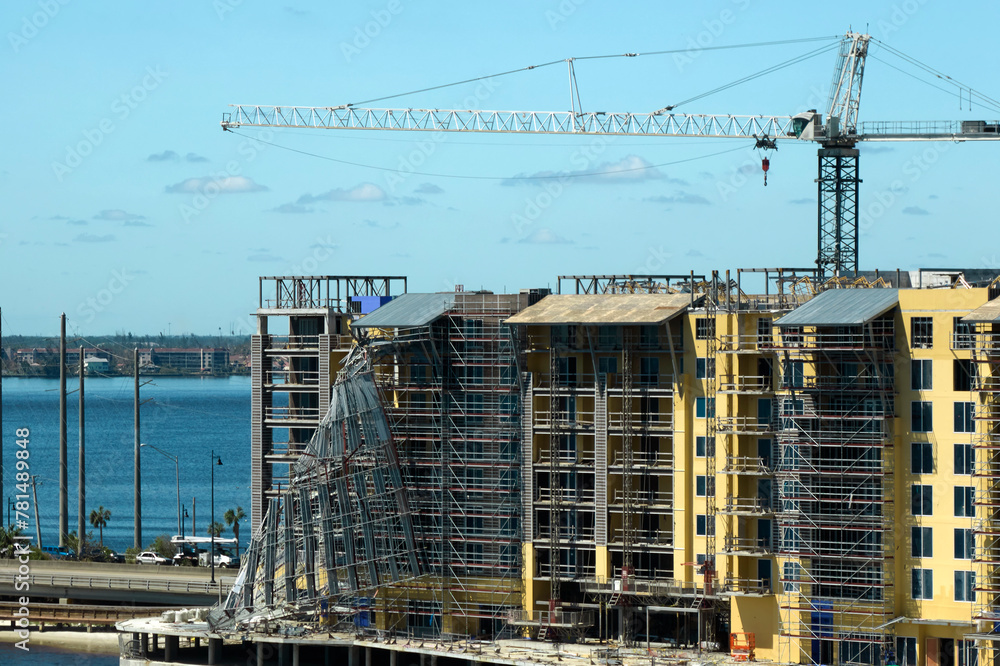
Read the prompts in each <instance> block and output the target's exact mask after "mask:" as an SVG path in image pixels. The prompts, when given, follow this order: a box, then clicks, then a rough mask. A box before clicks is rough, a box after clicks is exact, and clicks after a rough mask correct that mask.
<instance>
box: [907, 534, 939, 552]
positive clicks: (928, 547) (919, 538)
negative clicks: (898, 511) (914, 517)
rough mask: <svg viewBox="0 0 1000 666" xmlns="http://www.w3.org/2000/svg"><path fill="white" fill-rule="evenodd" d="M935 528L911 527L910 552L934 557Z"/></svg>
mask: <svg viewBox="0 0 1000 666" xmlns="http://www.w3.org/2000/svg"><path fill="white" fill-rule="evenodd" d="M933 536H934V534H933V529H932V528H930V527H911V528H910V545H911V549H910V552H911V554H912V555H913V557H934V539H933Z"/></svg>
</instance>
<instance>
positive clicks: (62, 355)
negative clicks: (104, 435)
mask: <svg viewBox="0 0 1000 666" xmlns="http://www.w3.org/2000/svg"><path fill="white" fill-rule="evenodd" d="M67 459H68V455H67V453H66V313H65V312H64V313H62V314H61V315H59V547H60V548H65V547H66V533H67V532H69V515H68V514H69V488H68V485H69V481H68V480H67V474H68V469H69V462H68V460H67Z"/></svg>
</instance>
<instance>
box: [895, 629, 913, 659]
mask: <svg viewBox="0 0 1000 666" xmlns="http://www.w3.org/2000/svg"><path fill="white" fill-rule="evenodd" d="M896 657H897V659H898V660H899V661H898V662H897V663H898V664H899V666H917V639H916V637H913V636H897V637H896Z"/></svg>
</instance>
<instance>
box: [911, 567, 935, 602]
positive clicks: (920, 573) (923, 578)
mask: <svg viewBox="0 0 1000 666" xmlns="http://www.w3.org/2000/svg"><path fill="white" fill-rule="evenodd" d="M912 587H913V589H912V596H913V598H914V599H933V598H934V572H933V571H932V570H931V569H913V585H912Z"/></svg>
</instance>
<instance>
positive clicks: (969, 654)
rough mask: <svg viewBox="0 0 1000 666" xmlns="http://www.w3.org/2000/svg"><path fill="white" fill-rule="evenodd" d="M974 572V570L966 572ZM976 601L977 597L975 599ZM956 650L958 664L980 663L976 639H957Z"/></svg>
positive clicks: (959, 665)
mask: <svg viewBox="0 0 1000 666" xmlns="http://www.w3.org/2000/svg"><path fill="white" fill-rule="evenodd" d="M966 573H972V572H966ZM972 582H973V584H975V578H973V581H972ZM973 601H975V599H973ZM955 652H956V653H957V654H958V663H957V664H956V666H978V665H979V652H978V651H977V648H976V641H963V640H957V641H955Z"/></svg>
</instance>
